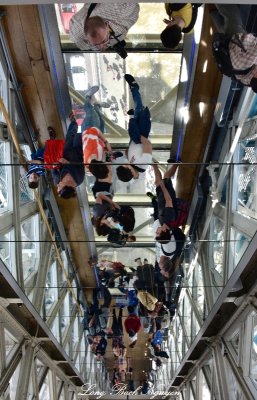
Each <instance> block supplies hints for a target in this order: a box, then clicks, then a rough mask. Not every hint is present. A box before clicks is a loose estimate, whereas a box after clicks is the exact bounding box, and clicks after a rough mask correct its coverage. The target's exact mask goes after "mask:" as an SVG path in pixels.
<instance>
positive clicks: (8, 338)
mask: <svg viewBox="0 0 257 400" xmlns="http://www.w3.org/2000/svg"><path fill="white" fill-rule="evenodd" d="M4 339H5V355H6V358H7V357H8V355H9V354H10V353H11V351H12V350H13V349H14V347H15V346H16V344H17V343H18V341H17V340H16V339H15V338H14V337H13V335H12V334H11V333H10V332H9V331H8V330H7V329H4Z"/></svg>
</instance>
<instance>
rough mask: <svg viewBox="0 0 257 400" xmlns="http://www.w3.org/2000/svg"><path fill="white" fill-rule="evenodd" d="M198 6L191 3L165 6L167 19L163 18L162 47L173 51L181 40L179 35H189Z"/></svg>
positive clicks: (167, 4)
mask: <svg viewBox="0 0 257 400" xmlns="http://www.w3.org/2000/svg"><path fill="white" fill-rule="evenodd" d="M200 6H201V4H191V3H184V4H183V3H176V4H173V3H166V4H165V9H166V12H167V14H168V16H169V19H166V18H165V19H164V20H163V22H164V23H165V24H166V25H167V26H166V28H165V29H164V31H162V33H161V41H162V44H163V46H164V47H166V48H168V49H174V48H175V47H177V46H178V44H179V42H180V40H181V37H182V34H181V33H190V32H191V31H192V29H193V28H194V25H195V23H196V19H197V13H198V8H199V7H200Z"/></svg>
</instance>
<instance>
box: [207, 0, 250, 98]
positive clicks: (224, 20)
mask: <svg viewBox="0 0 257 400" xmlns="http://www.w3.org/2000/svg"><path fill="white" fill-rule="evenodd" d="M211 17H212V19H213V22H214V24H215V25H216V27H217V30H218V32H221V33H225V34H226V35H228V36H229V37H231V40H230V42H229V45H228V46H229V56H230V61H231V63H232V67H233V68H234V69H235V70H241V71H244V70H245V71H246V73H245V74H237V73H235V74H234V75H235V78H236V79H237V80H238V81H240V82H241V83H242V84H243V85H245V86H250V87H251V88H252V90H253V91H254V92H255V93H257V55H256V47H257V39H256V37H255V36H254V35H252V34H251V33H246V31H245V28H244V26H243V22H242V19H241V15H240V9H239V7H238V5H236V4H216V10H213V11H212V12H211ZM247 70H248V71H247Z"/></svg>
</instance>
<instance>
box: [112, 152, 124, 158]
mask: <svg viewBox="0 0 257 400" xmlns="http://www.w3.org/2000/svg"><path fill="white" fill-rule="evenodd" d="M122 156H123V153H122V152H121V151H114V152H113V153H112V157H113V158H114V160H116V158H119V157H122Z"/></svg>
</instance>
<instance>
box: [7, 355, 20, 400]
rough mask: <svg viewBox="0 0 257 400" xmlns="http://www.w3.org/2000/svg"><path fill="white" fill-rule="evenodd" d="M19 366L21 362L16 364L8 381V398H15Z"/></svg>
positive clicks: (11, 399) (12, 399)
mask: <svg viewBox="0 0 257 400" xmlns="http://www.w3.org/2000/svg"><path fill="white" fill-rule="evenodd" d="M20 367H21V362H19V364H18V365H17V367H16V369H15V371H14V373H13V374H12V376H11V379H10V382H9V387H10V400H15V399H16V393H17V388H18V379H19V373H20Z"/></svg>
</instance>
